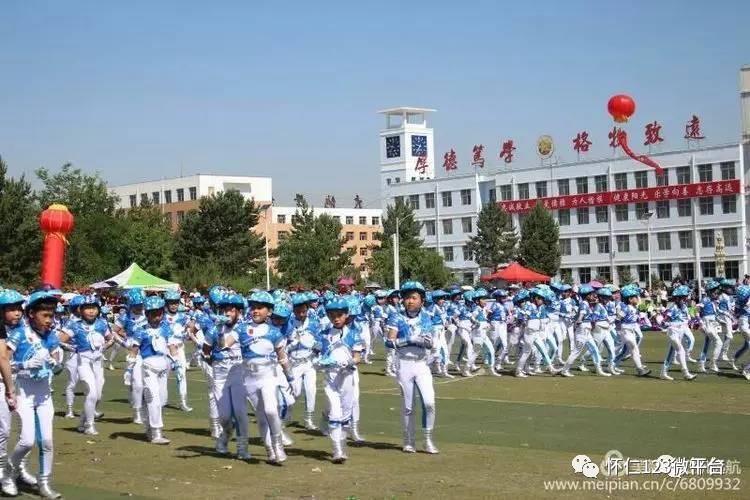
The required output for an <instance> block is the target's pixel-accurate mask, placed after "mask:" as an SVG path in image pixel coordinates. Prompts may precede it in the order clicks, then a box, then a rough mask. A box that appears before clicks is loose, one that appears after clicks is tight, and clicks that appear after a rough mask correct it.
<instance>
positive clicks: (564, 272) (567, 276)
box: [557, 267, 573, 282]
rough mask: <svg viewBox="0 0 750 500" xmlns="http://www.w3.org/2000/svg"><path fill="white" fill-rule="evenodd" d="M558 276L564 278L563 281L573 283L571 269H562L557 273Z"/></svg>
mask: <svg viewBox="0 0 750 500" xmlns="http://www.w3.org/2000/svg"><path fill="white" fill-rule="evenodd" d="M557 274H558V276H560V278H562V280H563V281H567V282H571V281H573V270H572V269H571V268H569V267H561V268H560V269H559V270H558V271H557Z"/></svg>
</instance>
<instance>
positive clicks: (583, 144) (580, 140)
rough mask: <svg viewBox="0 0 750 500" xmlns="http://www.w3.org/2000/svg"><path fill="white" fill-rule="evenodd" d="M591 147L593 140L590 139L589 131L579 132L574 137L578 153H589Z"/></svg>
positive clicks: (574, 144) (574, 145)
mask: <svg viewBox="0 0 750 500" xmlns="http://www.w3.org/2000/svg"><path fill="white" fill-rule="evenodd" d="M589 147H591V141H590V140H589V133H588V132H587V131H585V130H584V131H582V132H578V135H576V136H575V137H574V138H573V149H574V150H575V151H576V153H578V154H581V153H588V151H589Z"/></svg>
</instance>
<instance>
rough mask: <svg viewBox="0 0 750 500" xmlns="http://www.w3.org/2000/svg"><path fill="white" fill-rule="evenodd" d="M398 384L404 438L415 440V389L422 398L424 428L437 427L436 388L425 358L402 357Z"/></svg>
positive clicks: (409, 440) (410, 440) (410, 441)
mask: <svg viewBox="0 0 750 500" xmlns="http://www.w3.org/2000/svg"><path fill="white" fill-rule="evenodd" d="M399 366H400V369H399V371H398V386H399V389H400V390H401V425H402V426H403V431H404V439H405V440H406V441H408V442H409V443H412V442H413V441H414V436H415V421H414V396H415V389H416V392H418V393H419V397H420V399H421V400H422V428H423V429H428V430H430V429H432V428H433V427H435V388H434V387H433V385H432V373H430V368H429V367H428V366H427V362H426V361H425V360H414V359H403V358H402V359H400V360H399Z"/></svg>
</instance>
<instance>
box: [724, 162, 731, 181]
mask: <svg viewBox="0 0 750 500" xmlns="http://www.w3.org/2000/svg"><path fill="white" fill-rule="evenodd" d="M730 179H734V162H733V161H725V162H722V163H721V180H722V181H728V180H730Z"/></svg>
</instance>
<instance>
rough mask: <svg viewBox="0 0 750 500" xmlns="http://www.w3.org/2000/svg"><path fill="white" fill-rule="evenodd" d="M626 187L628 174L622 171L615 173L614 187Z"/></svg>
mask: <svg viewBox="0 0 750 500" xmlns="http://www.w3.org/2000/svg"><path fill="white" fill-rule="evenodd" d="M627 188H628V174H627V173H625V172H623V173H619V174H615V189H617V190H624V189H627Z"/></svg>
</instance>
